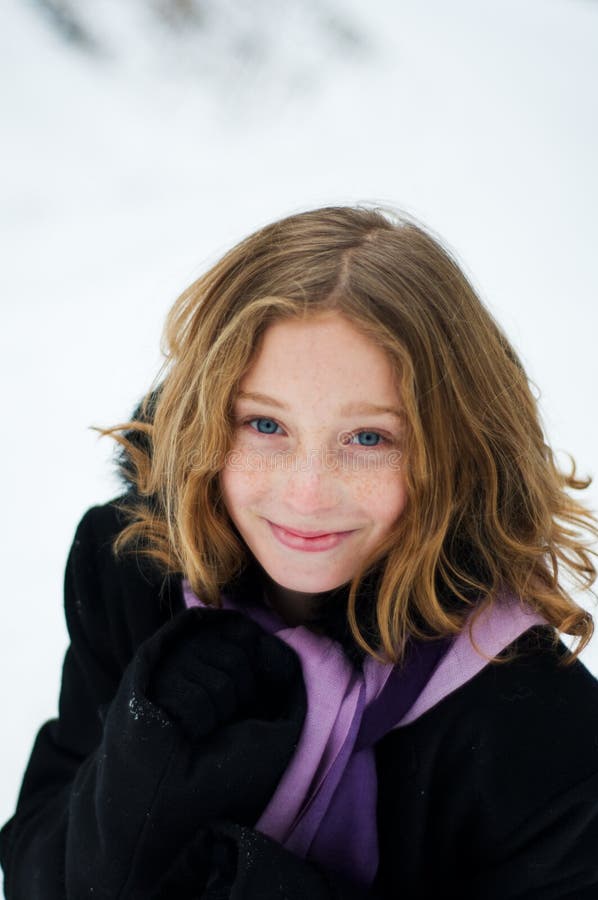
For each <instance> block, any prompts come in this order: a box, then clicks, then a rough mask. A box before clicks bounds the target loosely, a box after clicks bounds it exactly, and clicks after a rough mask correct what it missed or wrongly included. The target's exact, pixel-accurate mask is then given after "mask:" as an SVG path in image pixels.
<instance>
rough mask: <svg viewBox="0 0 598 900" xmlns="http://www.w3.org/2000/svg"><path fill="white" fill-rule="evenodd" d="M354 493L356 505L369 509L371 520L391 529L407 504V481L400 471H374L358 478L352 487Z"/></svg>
mask: <svg viewBox="0 0 598 900" xmlns="http://www.w3.org/2000/svg"><path fill="white" fill-rule="evenodd" d="M352 493H353V498H354V500H355V501H356V503H358V504H359V505H360V506H362V507H364V508H365V509H367V510H368V513H369V514H370V518H371V519H372V520H375V521H377V522H378V523H379V524H380V525H381V526H388V527H390V526H391V525H392V524H393V523H394V522H395V521H396V519H397V518H398V516H400V514H401V513H402V511H403V509H404V507H405V504H406V502H407V493H406V489H405V481H404V478H403V477H402V475H401V473H400V471H398V470H381V471H374V472H369V473H367V474H363V475H361V476H358V477H356V479H355V481H354V483H353V485H352Z"/></svg>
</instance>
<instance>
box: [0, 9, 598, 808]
mask: <svg viewBox="0 0 598 900" xmlns="http://www.w3.org/2000/svg"><path fill="white" fill-rule="evenodd" d="M241 5H242V4H241ZM86 6H87V7H88V8H89V9H92V10H93V4H92V3H91V0H87V4H86ZM96 7H97V8H98V9H100V11H101V12H102V15H101V16H100V19H99V21H100V25H101V26H102V27H101V28H100V31H102V28H103V29H104V32H103V33H105V35H106V44H107V46H108V47H110V46H113V47H114V52H113V54H112V56H111V55H110V54H109V53H103V54H101V53H100V54H96V55H95V56H90V57H87V56H85V55H84V54H82V53H81V52H79V51H77V50H74V49H68V48H66V47H65V46H64V45H63V44H62V43H61V41H60V39H59V38H58V37H57V35H56V33H55V32H54V31H53V30H52V29H51V28H50V27H49V25H48V23H47V22H46V21H45V20H44V18H43V17H42V16H40V14H39V12H38V11H37V10H36V8H35V6H34V5H33V4H32V3H26V2H24V0H5V2H4V9H3V17H2V19H3V21H2V28H1V29H0V67H1V74H2V77H1V79H0V92H1V97H2V118H1V124H0V128H1V129H2V133H1V135H0V146H1V147H2V150H1V156H0V158H1V161H2V163H1V166H0V183H1V196H2V203H1V206H0V228H1V231H2V237H1V242H2V259H3V262H2V266H1V267H0V280H1V294H0V296H1V302H2V328H1V333H0V342H1V353H2V365H3V383H4V385H5V390H4V395H3V397H2V421H3V428H2V435H3V437H2V442H1V445H0V447H1V449H0V453H1V454H2V456H1V463H0V464H1V466H2V471H4V492H3V496H4V515H3V517H2V526H1V535H2V541H1V547H2V603H1V607H0V610H1V611H0V617H1V618H0V660H1V666H2V677H1V678H0V703H1V708H2V711H3V712H2V720H3V722H4V728H3V739H2V741H1V742H0V753H1V762H0V771H2V780H1V784H0V821H4V820H5V819H6V818H7V817H8V815H10V813H11V811H12V809H13V806H14V802H15V799H16V792H17V789H18V786H19V782H20V778H21V775H22V771H23V768H24V765H25V762H26V758H27V755H28V753H29V750H30V747H31V743H32V740H33V737H34V734H35V731H36V730H37V728H38V727H39V725H40V723H41V722H42V721H43V720H45V719H46V718H49V717H50V716H52V715H53V714H54V713H55V710H56V701H57V694H58V687H59V682H60V664H61V660H62V656H63V653H64V650H65V647H66V640H67V638H66V630H65V627H64V623H63V617H62V576H63V569H64V563H65V560H66V555H67V552H68V548H69V545H70V541H71V538H72V535H73V531H74V528H75V526H76V523H77V522H78V520H79V518H80V517H81V515H82V514H83V512H84V511H85V510H86V509H87V508H88V507H89V506H90V505H92V504H94V503H97V502H103V501H105V500H108V499H109V498H110V497H112V496H114V495H115V494H116V492H117V484H116V481H115V479H114V477H113V474H112V468H111V463H110V456H111V446H110V445H109V443H108V442H107V441H106V440H105V439H104V440H98V439H97V437H96V435H95V433H94V432H92V431H90V430H89V426H90V425H93V424H97V425H108V424H113V423H115V422H116V421H119V420H122V419H123V418H124V417H126V416H127V415H128V413H129V412H130V410H131V409H132V407H133V405H134V403H135V401H136V400H137V399H138V398H139V397H140V396H141V394H142V393H143V392H144V390H145V389H146V387H147V386H148V384H149V382H150V381H151V379H152V378H153V376H154V375H155V373H156V371H157V368H158V365H159V362H160V357H159V351H158V347H159V337H160V330H161V326H162V322H163V319H164V316H165V314H166V311H167V309H168V308H169V306H170V304H171V303H172V301H173V300H174V299H175V297H176V295H177V293H178V292H179V291H180V290H181V289H182V288H183V287H184V286H185V285H186V284H187V283H188V282H189V281H190V280H191V279H192V278H194V277H195V276H196V275H197V274H198V273H199V272H201V271H202V270H203V269H204V268H205V267H206V266H207V265H208V264H209V263H210V262H211V261H214V260H215V259H216V258H217V257H218V256H219V255H220V254H221V253H222V251H224V250H225V249H226V248H228V247H229V246H230V245H231V244H232V243H233V242H235V241H236V240H237V239H239V238H240V237H242V236H243V235H245V234H246V233H248V232H249V231H252V230H254V229H255V228H256V227H258V226H259V225H261V224H263V223H265V222H267V221H269V220H271V219H273V218H276V217H279V216H281V215H284V214H288V213H290V212H292V211H296V210H299V209H305V208H308V207H311V206H316V205H322V204H324V203H336V202H338V203H344V202H354V201H360V200H361V201H366V200H367V201H380V202H382V203H386V204H394V205H395V206H398V207H400V208H403V209H405V210H407V211H408V212H410V213H412V214H414V215H416V216H417V217H419V218H420V219H421V220H423V221H424V222H425V223H427V224H429V225H430V226H431V227H432V228H433V229H434V230H435V231H436V232H438V233H439V234H440V235H442V236H444V238H445V239H446V241H447V242H448V244H449V245H450V246H452V248H453V249H454V250H455V251H456V252H457V254H458V256H459V258H460V260H461V261H462V264H463V266H464V267H465V269H466V271H467V272H468V273H469V274H470V276H471V277H472V279H473V281H474V283H475V284H476V286H477V287H478V289H479V290H480V292H481V294H482V296H483V298H484V299H485V301H486V302H487V303H488V305H489V306H490V307H491V308H492V310H493V311H494V312H495V314H496V315H497V317H498V319H499V320H500V321H501V322H502V323H503V324H504V326H505V327H506V330H507V332H508V333H509V334H510V336H511V338H512V339H513V341H514V343H515V345H516V346H517V348H518V350H519V351H520V353H521V355H522V357H523V359H524V361H525V363H526V364H527V366H528V370H529V372H530V374H531V376H532V378H533V380H534V381H535V383H536V384H537V385H538V386H539V388H540V390H541V394H542V400H541V403H542V410H543V416H544V420H545V424H546V429H547V433H548V436H549V439H550V441H551V443H552V444H553V445H554V446H556V447H557V448H562V449H563V450H568V451H570V452H572V453H573V454H574V456H575V458H576V460H577V462H578V468H579V471H581V472H582V473H586V472H589V473H596V471H597V470H598V466H597V462H596V460H597V452H598V451H597V448H598V423H597V419H596V410H595V406H596V404H595V390H596V385H597V383H598V338H597V334H596V330H595V329H596V324H597V315H598V314H597V312H596V309H597V302H598V296H597V293H598V269H597V266H596V246H597V238H598V234H597V231H598V229H597V226H596V213H595V211H596V209H597V208H598V175H597V173H596V159H598V115H597V109H596V88H595V86H596V84H597V83H598V3H594V2H591V0H526V2H525V3H522V2H521V0H500V2H498V0H453V2H451V3H450V4H448V3H445V2H442V0H424V2H422V0H401V2H396V0H371V2H370V3H368V4H362V3H358V2H357V0H345V2H343V0H337V2H336V8H337V9H338V10H339V11H340V12H341V13H342V15H343V17H345V16H346V17H347V18H348V19H349V20H350V21H351V23H352V24H353V26H354V27H356V28H357V29H358V30H359V31H360V33H361V34H362V35H364V36H365V37H364V40H363V42H362V44H361V45H360V46H359V47H358V48H357V49H358V52H356V54H355V55H354V56H351V55H350V54H349V49H348V48H349V46H350V42H348V43H347V45H346V48H345V51H343V52H341V50H342V47H341V45H340V44H338V43H337V44H335V43H334V41H332V39H330V38H329V37H326V36H325V35H324V37H322V36H321V33H320V32H318V31H317V29H316V25H315V24H314V22H315V19H314V16H313V15H312V20H313V21H311V20H310V21H307V20H306V21H302V20H299V19H297V21H295V20H292V19H291V20H289V17H281V18H280V19H278V20H275V21H274V22H273V24H272V23H271V26H270V27H271V33H270V35H269V38H268V39H269V40H270V41H272V40H273V37H276V35H277V34H280V44H281V47H280V48H279V49H278V51H277V52H276V47H274V51H273V52H272V53H271V58H270V62H268V63H267V64H264V65H262V66H261V67H260V68H257V69H255V68H254V69H252V68H251V67H248V66H247V65H246V63H242V62H240V61H239V60H238V59H236V58H235V59H233V60H230V52H231V51H230V47H228V45H227V44H226V27H225V26H226V22H224V24H223V22H222V21H220V24H219V25H218V28H217V29H216V31H215V32H214V35H213V39H212V40H211V43H209V42H208V43H205V42H204V45H203V47H202V55H201V64H199V63H197V64H193V61H192V55H191V51H190V49H189V47H186V48H185V49H184V52H182V53H181V54H180V55H178V54H177V50H176V48H175V47H174V46H165V47H164V48H159V47H158V44H157V39H156V41H153V40H152V38H151V29H149V30H148V31H147V35H145V36H144V34H145V32H143V31H142V32H141V36H140V37H139V38H138V39H136V40H132V39H130V37H129V38H127V29H126V28H125V27H124V24H123V23H122V21H121V24H120V25H119V27H118V28H116V29H115V28H112V30H111V27H110V23H111V22H113V21H114V20H113V18H112V14H113V11H114V4H112V11H111V6H110V4H109V3H104V4H102V3H101V2H100V0H97V2H96ZM126 8H127V5H124V6H123V5H122V4H121V5H120V6H119V7H118V10H119V11H120V10H124V9H126ZM310 8H311V9H312V13H313V9H314V8H315V7H314V6H312V7H310ZM328 8H329V9H332V8H333V7H332V6H330V2H329V4H328ZM119 21H120V20H119ZM125 24H126V23H125ZM148 28H149V26H148ZM218 29H220V31H219V30H218ZM148 35H149V36H148ZM223 35H224V36H223ZM111 42H112V43H111ZM270 46H271V47H272V46H274V45H272V44H270ZM339 47H340V48H341V49H339ZM264 52H265V51H264ZM227 53H228V54H229V56H228V57H227ZM259 55H260V52H259V48H258V56H259ZM249 56H251V54H249ZM587 494H588V498H589V502H590V504H591V505H592V507H593V508H594V509H596V508H597V507H598V502H597V501H598V490H597V488H596V486H595V485H593V486H592V488H591V489H590V490H589V491H588V492H587ZM585 602H586V603H588V604H590V606H591V598H590V600H586V601H585ZM583 659H584V662H585V663H586V665H588V667H589V668H590V669H592V671H594V672H595V673H597V674H598V638H596V641H594V642H593V643H592V645H591V646H590V647H589V648H588V650H587V651H586V652H585V653H584V656H583Z"/></svg>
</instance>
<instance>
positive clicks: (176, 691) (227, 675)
mask: <svg viewBox="0 0 598 900" xmlns="http://www.w3.org/2000/svg"><path fill="white" fill-rule="evenodd" d="M155 644H156V646H155V647H152V646H151V642H149V643H148V647H147V654H148V657H149V661H150V668H151V671H150V675H149V681H148V684H147V687H146V689H145V694H146V696H147V698H148V700H150V701H151V702H153V703H154V704H156V706H158V707H160V708H161V709H162V710H163V711H164V712H165V713H166V714H167V716H169V718H171V719H172V720H173V721H174V722H176V723H177V724H178V726H179V727H180V729H181V731H182V732H183V733H184V734H185V736H186V737H187V738H188V740H189V741H191V743H193V744H196V743H198V742H200V741H201V740H202V739H204V738H206V737H207V736H208V735H210V734H211V733H213V732H214V731H216V730H218V729H219V728H221V727H222V726H224V725H226V724H227V723H230V722H232V721H239V720H242V719H250V718H256V719H263V720H266V721H273V720H275V719H277V718H281V717H282V718H284V717H285V716H286V715H287V714H288V711H289V703H290V704H291V705H292V704H293V703H294V702H295V700H296V696H295V697H294V694H295V691H294V690H293V688H292V685H293V683H294V682H295V681H296V679H297V675H298V674H300V671H301V670H300V664H299V661H298V657H297V656H296V654H295V652H294V651H293V650H292V649H291V648H290V647H288V645H286V644H285V643H284V642H283V641H282V640H281V639H279V638H277V637H276V636H275V635H271V634H269V633H268V632H266V631H265V630H264V629H263V628H262V627H261V626H260V625H258V624H257V623H256V622H254V621H253V620H252V619H250V618H249V617H248V616H246V615H244V614H243V613H241V612H237V611H235V610H218V609H206V608H199V607H194V608H193V609H189V610H187V611H186V612H184V613H181V614H180V615H179V616H178V617H177V618H176V619H175V620H174V621H173V622H171V623H169V625H168V626H166V627H165V628H162V629H161V631H160V634H159V636H158V637H157V640H156V642H155ZM158 649H159V651H160V656H159V658H157V659H155V660H153V659H152V657H153V656H154V655H155V654H154V652H153V651H155V650H158Z"/></svg>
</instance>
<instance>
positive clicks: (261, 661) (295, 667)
mask: <svg viewBox="0 0 598 900" xmlns="http://www.w3.org/2000/svg"><path fill="white" fill-rule="evenodd" d="M257 659H258V662H257V666H256V676H257V693H258V696H259V697H260V699H261V701H262V711H263V713H264V714H265V715H266V716H267V717H275V716H277V715H284V714H285V713H286V711H287V708H288V706H289V704H290V705H293V704H294V702H295V692H296V688H297V686H298V684H302V682H303V676H302V667H301V661H300V659H299V656H298V655H297V653H296V651H295V650H294V649H293V648H292V647H290V646H289V645H288V644H287V643H286V642H285V641H283V640H282V638H278V637H276V636H275V635H273V634H264V635H262V637H261V639H260V643H259V653H258V658H257Z"/></svg>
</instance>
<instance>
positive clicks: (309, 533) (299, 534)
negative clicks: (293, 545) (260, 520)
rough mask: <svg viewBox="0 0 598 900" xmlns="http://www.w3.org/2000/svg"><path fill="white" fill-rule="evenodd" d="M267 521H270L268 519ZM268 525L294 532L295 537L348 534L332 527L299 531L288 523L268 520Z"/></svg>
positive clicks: (289, 532) (290, 532)
mask: <svg viewBox="0 0 598 900" xmlns="http://www.w3.org/2000/svg"><path fill="white" fill-rule="evenodd" d="M267 521H270V520H269V519H268V520H267ZM270 525H274V527H275V528H280V529H282V531H286V532H287V534H295V535H296V536H297V537H302V538H318V537H324V536H325V535H327V534H349V532H348V531H339V530H337V529H334V528H330V529H328V530H327V531H301V530H300V529H298V528H290V527H289V526H288V525H278V524H277V523H276V522H270Z"/></svg>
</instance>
